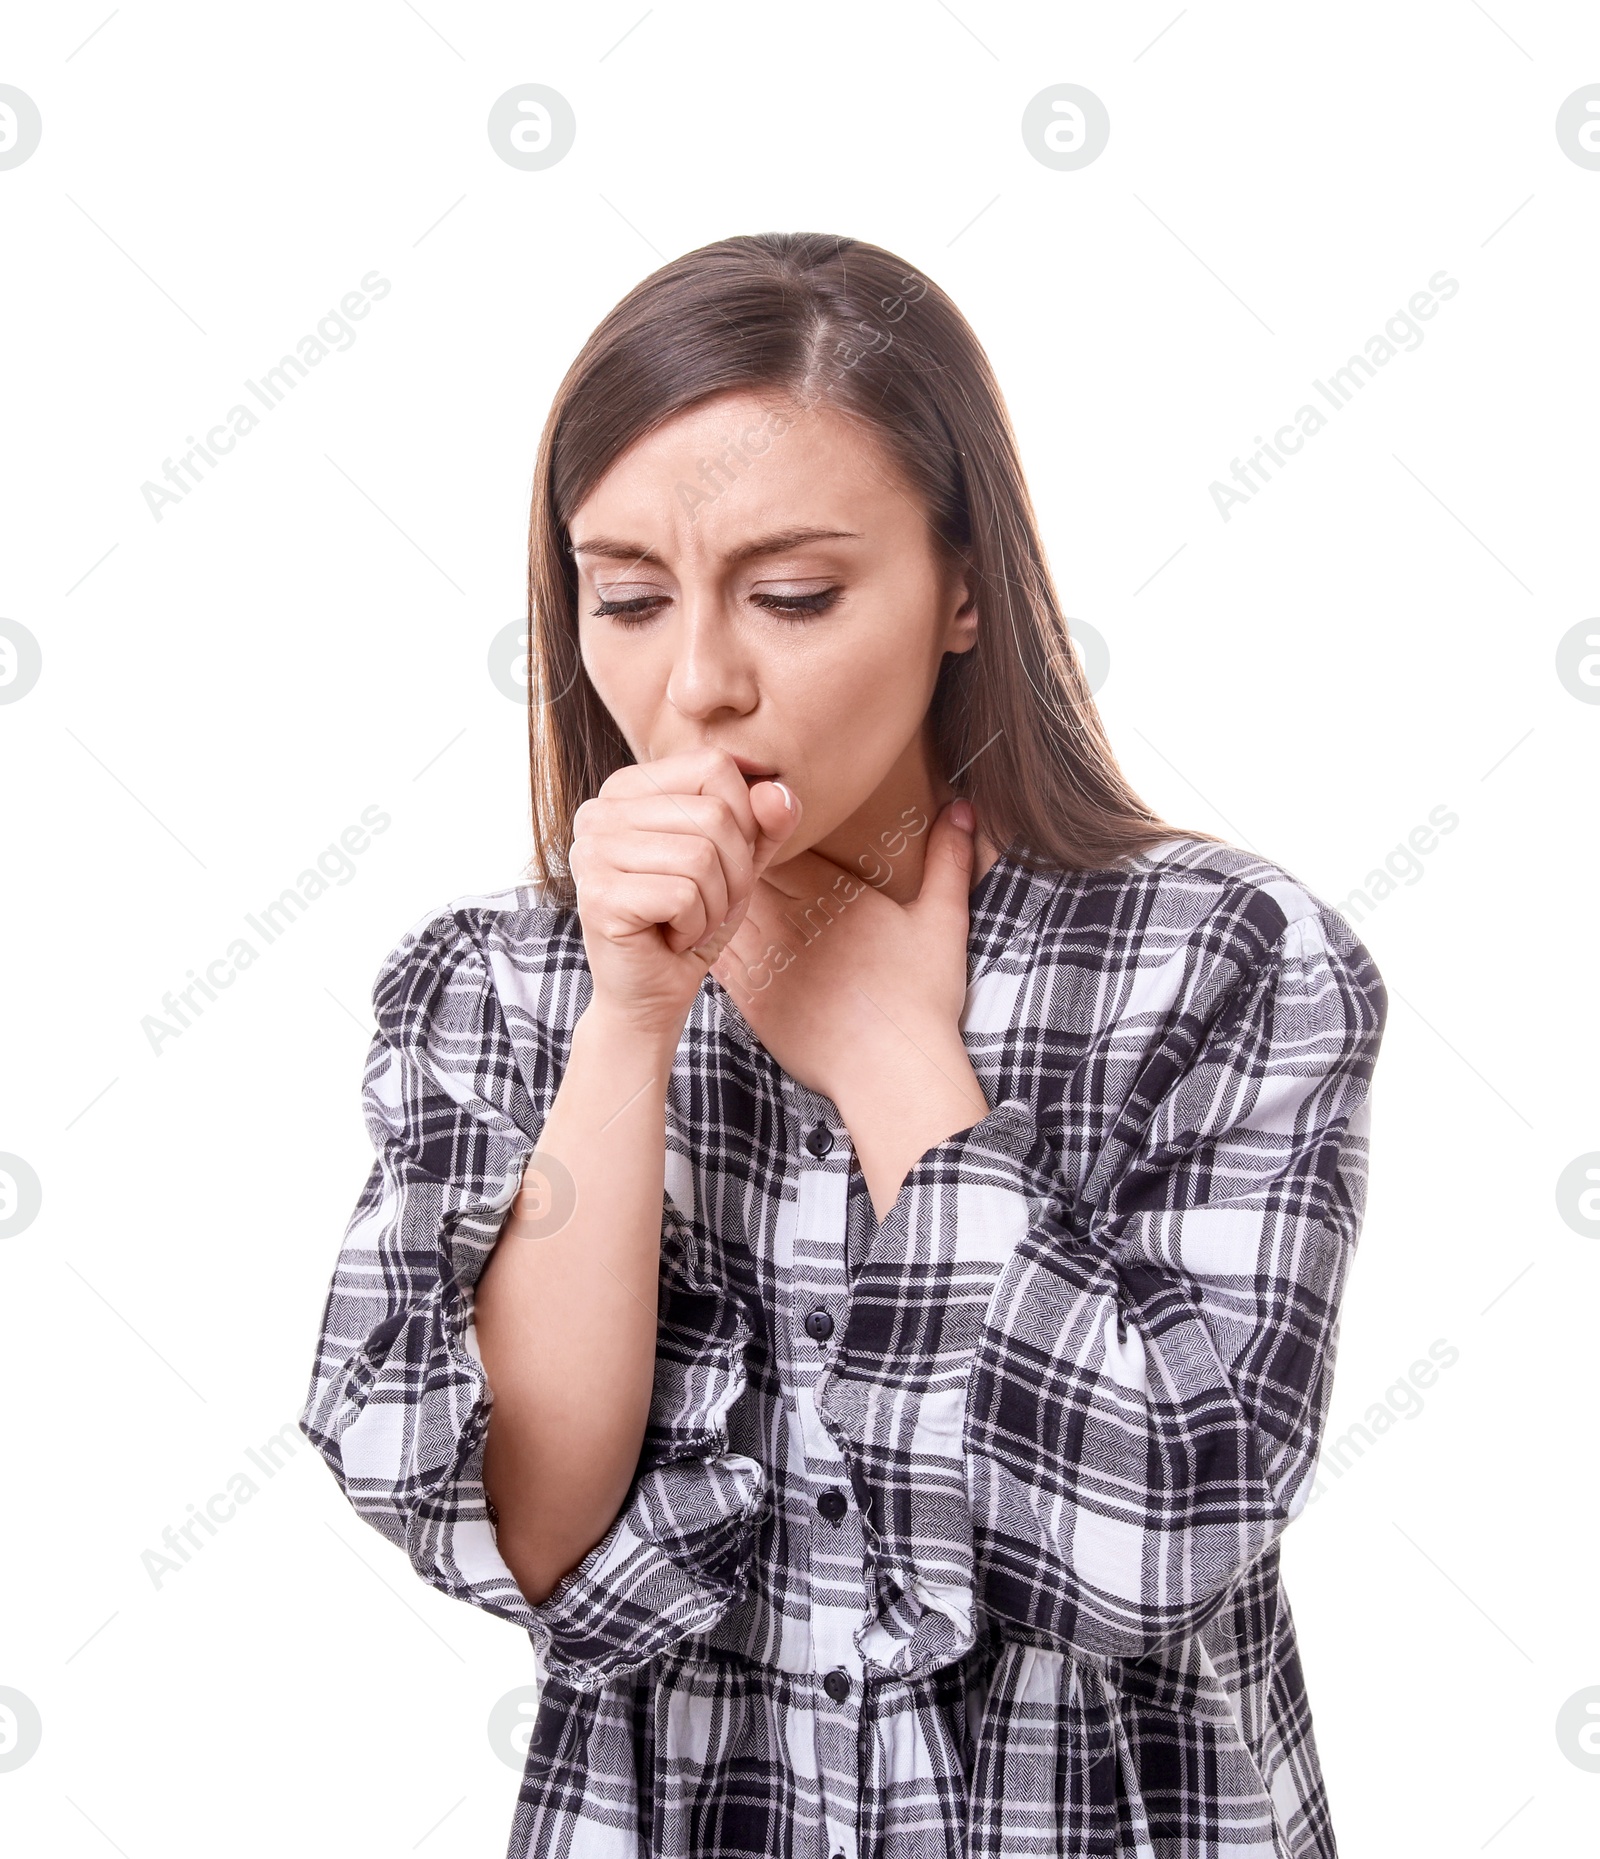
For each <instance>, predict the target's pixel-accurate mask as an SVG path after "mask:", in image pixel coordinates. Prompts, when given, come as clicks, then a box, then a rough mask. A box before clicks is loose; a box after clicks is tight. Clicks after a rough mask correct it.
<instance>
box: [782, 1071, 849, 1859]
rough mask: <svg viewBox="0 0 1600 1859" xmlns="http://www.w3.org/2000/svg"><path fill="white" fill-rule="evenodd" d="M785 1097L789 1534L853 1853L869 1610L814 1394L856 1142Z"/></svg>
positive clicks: (844, 1836) (830, 1792) (833, 1318)
mask: <svg viewBox="0 0 1600 1859" xmlns="http://www.w3.org/2000/svg"><path fill="white" fill-rule="evenodd" d="M785 1099H786V1101H785V1106H784V1107H785V1109H786V1110H787V1111H788V1112H789V1114H790V1116H791V1117H792V1119H793V1121H792V1123H791V1124H790V1129H791V1132H792V1134H791V1141H793V1142H794V1144H795V1149H794V1150H793V1151H792V1152H791V1153H793V1154H795V1156H796V1160H797V1163H798V1168H799V1175H800V1190H799V1194H798V1197H797V1199H798V1206H797V1210H796V1218H795V1221H794V1223H793V1226H792V1228H791V1232H792V1235H793V1238H792V1259H793V1272H792V1276H791V1278H790V1282H789V1284H788V1286H787V1291H788V1308H787V1321H786V1323H785V1330H786V1345H787V1351H788V1354H789V1357H790V1361H791V1363H792V1373H793V1378H794V1380H793V1390H794V1400H795V1405H796V1408H797V1410H798V1414H799V1418H800V1423H801V1424H800V1431H801V1435H802V1437H803V1439H804V1442H805V1472H806V1482H807V1485H808V1487H809V1492H810V1498H811V1507H810V1519H809V1521H810V1528H809V1529H808V1530H805V1531H804V1532H802V1533H801V1534H800V1535H798V1536H797V1538H796V1542H797V1546H798V1544H799V1543H800V1542H805V1543H807V1544H808V1546H809V1553H808V1556H807V1570H806V1577H807V1591H808V1611H809V1629H810V1631H809V1655H810V1665H811V1670H812V1674H813V1681H814V1683H815V1685H816V1691H815V1693H814V1696H815V1699H816V1716H815V1719H814V1723H815V1735H816V1750H817V1774H818V1778H819V1782H820V1786H821V1790H822V1810H823V1815H824V1818H825V1822H826V1825H827V1829H828V1833H829V1835H830V1841H829V1848H828V1850H829V1851H830V1852H840V1851H842V1852H844V1853H845V1854H846V1855H847V1859H855V1816H856V1812H857V1807H858V1803H859V1796H860V1786H861V1773H860V1720H861V1709H862V1703H863V1697H864V1692H863V1684H864V1667H863V1662H862V1658H861V1653H860V1650H859V1648H858V1647H857V1646H856V1644H855V1632H856V1629H857V1628H858V1627H859V1625H860V1623H861V1619H862V1614H863V1610H864V1608H865V1606H866V1558H865V1540H864V1538H863V1535H862V1529H861V1521H860V1518H859V1516H858V1515H857V1514H856V1511H855V1508H854V1505H853V1504H852V1502H851V1501H850V1499H849V1498H848V1496H847V1495H846V1489H845V1487H846V1485H847V1468H846V1466H845V1462H844V1459H843V1457H842V1455H841V1453H840V1450H839V1447H838V1445H837V1444H836V1442H835V1441H834V1440H833V1438H832V1436H831V1435H830V1434H829V1433H828V1431H827V1429H826V1428H825V1427H824V1426H823V1425H822V1423H821V1420H820V1417H819V1416H818V1414H817V1411H816V1407H815V1404H814V1402H813V1399H812V1390H813V1388H814V1387H815V1385H816V1381H817V1378H818V1376H819V1375H820V1374H821V1372H822V1369H823V1366H824V1364H825V1362H826V1360H827V1357H828V1354H829V1351H830V1348H831V1347H832V1346H834V1345H836V1344H837V1342H838V1340H839V1334H840V1325H841V1324H843V1323H844V1321H845V1319H846V1316H847V1314H848V1307H849V1269H848V1252H847V1244H848V1239H849V1228H850V1219H851V1214H850V1205H849V1203H850V1157H851V1145H850V1138H849V1132H848V1130H846V1129H845V1128H844V1127H843V1125H842V1124H841V1123H840V1122H839V1120H838V1117H837V1115H836V1114H835V1113H834V1112H833V1109H832V1106H831V1105H830V1104H829V1103H828V1100H827V1099H825V1098H822V1097H820V1096H818V1095H817V1094H816V1093H814V1092H809V1091H806V1090H805V1089H804V1088H803V1087H799V1086H793V1087H792V1088H791V1087H789V1086H787V1085H786V1088H785ZM818 1177H822V1178H823V1180H819V1179H818ZM824 1183H825V1185H824Z"/></svg>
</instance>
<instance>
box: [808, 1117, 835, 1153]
mask: <svg viewBox="0 0 1600 1859" xmlns="http://www.w3.org/2000/svg"><path fill="white" fill-rule="evenodd" d="M806 1147H807V1148H808V1149H809V1150H810V1151H811V1153H812V1154H813V1155H826V1154H827V1153H828V1151H829V1150H830V1149H831V1148H832V1147H833V1131H832V1130H830V1129H829V1128H828V1126H827V1124H826V1123H819V1124H818V1125H817V1127H816V1128H815V1129H814V1130H813V1131H812V1132H811V1133H810V1135H808V1136H807V1137H806Z"/></svg>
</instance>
